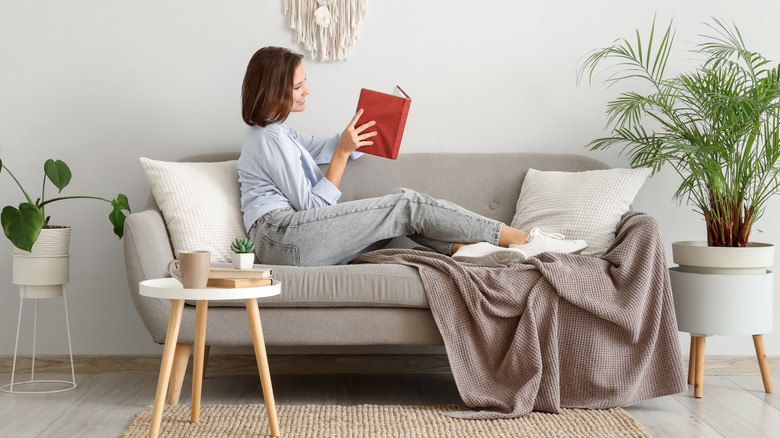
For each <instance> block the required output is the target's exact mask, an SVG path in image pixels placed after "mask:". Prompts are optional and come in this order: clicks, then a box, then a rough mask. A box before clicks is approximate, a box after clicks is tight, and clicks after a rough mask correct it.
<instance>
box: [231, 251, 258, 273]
mask: <svg viewBox="0 0 780 438" xmlns="http://www.w3.org/2000/svg"><path fill="white" fill-rule="evenodd" d="M254 263H255V254H254V253H251V252H249V253H241V254H240V253H233V267H234V268H236V269H252V265H253V264H254Z"/></svg>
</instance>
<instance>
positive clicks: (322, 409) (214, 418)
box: [122, 405, 650, 438]
mask: <svg viewBox="0 0 780 438" xmlns="http://www.w3.org/2000/svg"><path fill="white" fill-rule="evenodd" d="M463 409H465V408H464V407H463V406H377V405H361V406H334V405H323V406H318V405H302V406H295V405H281V406H278V407H277V412H278V416H279V427H280V429H281V436H282V437H289V438H504V437H506V438H510V437H511V438H520V437H534V438H538V437H632V438H633V437H643V438H645V437H649V436H650V434H648V433H647V432H646V431H645V430H644V429H642V426H641V425H640V424H639V423H638V422H637V421H636V420H634V419H633V418H632V417H631V416H630V415H628V413H627V412H626V411H624V410H623V409H620V408H615V409H607V410H584V409H566V410H565V412H564V413H563V414H545V413H539V412H532V413H530V414H528V415H526V416H524V417H521V418H515V419H510V420H462V419H457V418H452V417H449V416H447V415H444V414H443V412H447V411H456V410H463ZM151 417H152V407H151V406H150V407H147V408H145V409H144V410H142V411H141V412H139V413H138V414H137V415H136V417H135V419H133V421H132V422H130V424H129V425H128V427H127V430H126V431H125V433H124V435H122V438H146V437H148V436H149V423H150V420H151ZM267 436H271V431H270V429H269V427H268V418H267V417H266V414H265V406H263V405H240V406H219V405H212V406H208V405H206V406H201V411H200V422H199V423H198V424H194V423H190V407H189V406H188V405H175V406H166V408H165V413H164V414H163V420H162V425H161V427H160V438H201V437H202V438H205V437H208V438H228V437H229V438H245V437H246V438H249V437H252V438H255V437H267Z"/></svg>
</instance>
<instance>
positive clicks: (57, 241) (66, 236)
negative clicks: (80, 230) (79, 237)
mask: <svg viewBox="0 0 780 438" xmlns="http://www.w3.org/2000/svg"><path fill="white" fill-rule="evenodd" d="M70 231H71V228H70V227H68V226H52V228H44V229H42V230H41V233H40V234H39V235H38V238H37V239H36V240H35V243H34V244H33V246H32V249H31V251H30V252H27V251H25V250H23V249H19V248H17V247H14V254H20V255H38V256H61V255H68V254H69V253H70Z"/></svg>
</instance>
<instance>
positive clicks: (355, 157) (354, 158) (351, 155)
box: [349, 151, 363, 160]
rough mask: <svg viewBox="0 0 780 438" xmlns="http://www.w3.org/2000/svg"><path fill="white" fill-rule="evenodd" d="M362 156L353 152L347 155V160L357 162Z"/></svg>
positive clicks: (360, 153) (361, 153)
mask: <svg viewBox="0 0 780 438" xmlns="http://www.w3.org/2000/svg"><path fill="white" fill-rule="evenodd" d="M362 156H363V152H358V151H353V152H352V153H351V154H349V158H351V159H353V160H357V159H358V158H360V157H362Z"/></svg>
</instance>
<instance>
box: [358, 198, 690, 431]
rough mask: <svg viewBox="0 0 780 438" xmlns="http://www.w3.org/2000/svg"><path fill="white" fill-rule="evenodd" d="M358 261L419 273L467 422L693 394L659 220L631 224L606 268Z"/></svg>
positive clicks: (563, 258)
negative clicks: (413, 269) (398, 266)
mask: <svg viewBox="0 0 780 438" xmlns="http://www.w3.org/2000/svg"><path fill="white" fill-rule="evenodd" d="M355 262H356V263H398V264H404V265H410V266H415V267H417V268H418V269H419V271H420V276H421V277H422V280H423V283H424V285H425V290H426V293H427V295H428V300H429V302H430V306H431V311H432V313H433V316H434V319H435V320H436V323H437V324H438V327H439V330H440V331H441V334H442V337H443V338H444V345H445V347H446V349H447V355H448V358H449V361H450V365H451V367H452V372H453V375H454V377H455V381H456V383H457V385H458V390H459V391H460V395H461V397H462V398H463V401H464V402H465V403H466V404H467V405H468V406H469V407H472V408H474V409H475V411H473V412H472V411H470V412H462V413H460V414H458V416H462V417H464V418H474V419H494V418H511V417H518V416H521V415H525V414H527V413H528V412H530V411H532V410H535V411H544V412H555V413H560V412H561V408H593V409H599V408H612V407H620V406H629V405H632V404H636V403H638V402H640V401H642V400H646V399H649V398H653V397H659V396H663V395H668V394H674V393H678V392H682V391H685V390H686V389H687V385H686V376H685V373H684V366H683V363H682V356H681V353H680V344H679V340H678V336H677V324H676V320H675V315H674V306H673V302H672V291H671V286H670V284H669V273H668V270H667V266H666V257H665V255H664V247H663V242H662V240H661V234H660V230H659V227H658V223H657V221H656V220H655V219H654V218H653V217H651V216H649V215H646V214H643V213H636V212H630V213H627V214H626V215H625V216H623V219H622V221H621V223H620V225H619V226H618V230H617V237H616V239H615V242H614V243H613V245H612V246H611V247H610V249H609V250H608V251H607V253H606V255H604V256H603V257H601V258H597V257H590V256H581V255H571V254H558V253H544V254H541V255H539V256H538V257H533V258H531V259H529V260H527V261H526V262H525V263H523V264H516V265H511V266H506V267H488V266H480V265H474V264H467V263H458V262H456V261H454V260H452V258H450V257H447V256H443V255H440V254H436V253H432V252H428V251H415V250H398V249H385V250H380V251H374V252H371V253H367V254H364V255H362V256H360V257H358V258H357V259H355Z"/></svg>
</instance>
